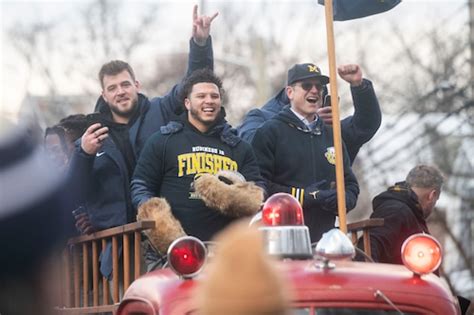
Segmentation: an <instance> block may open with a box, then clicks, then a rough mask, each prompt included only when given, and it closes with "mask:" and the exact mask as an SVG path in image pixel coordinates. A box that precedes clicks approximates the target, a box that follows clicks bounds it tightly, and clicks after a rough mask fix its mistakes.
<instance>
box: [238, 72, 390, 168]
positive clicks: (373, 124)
mask: <svg viewBox="0 0 474 315" xmlns="http://www.w3.org/2000/svg"><path fill="white" fill-rule="evenodd" d="M308 65H309V66H314V65H313V64H311V63H308V64H298V65H295V66H294V67H293V68H292V70H293V71H292V74H293V75H295V74H297V73H300V71H301V70H302V69H304V67H305V66H308ZM337 71H338V74H339V77H340V78H341V79H343V80H344V81H346V82H347V83H349V84H350V89H351V94H352V100H353V103H354V114H353V115H351V116H348V117H346V118H344V119H342V120H341V133H342V140H343V141H344V143H345V145H346V148H347V152H348V153H349V158H350V160H351V164H352V163H353V162H354V159H355V158H356V156H357V153H358V152H359V149H360V148H361V147H362V145H363V144H364V143H366V142H367V141H369V140H370V139H371V138H372V137H373V136H374V135H375V133H376V132H377V130H378V128H379V127H380V123H381V122H382V113H381V111H380V106H379V103H378V100H377V96H376V95H375V91H374V88H373V86H372V82H370V81H369V80H367V79H365V78H363V77H362V70H361V69H360V67H359V66H358V65H356V64H347V65H341V66H339V67H338V69H337ZM317 72H319V74H321V71H320V69H319V68H318V67H317ZM321 77H325V76H323V75H321ZM326 78H327V77H326ZM290 81H291V80H290ZM326 95H327V91H324V92H323V102H322V103H321V106H320V107H319V108H318V110H317V114H318V116H319V117H320V118H321V119H322V120H323V121H324V123H325V124H327V125H331V124H332V109H331V106H329V105H330V104H329V103H330V102H329V98H326V97H325V96H326ZM288 104H289V100H288V96H287V95H286V89H285V88H282V89H281V90H280V91H279V92H278V93H277V94H276V95H275V96H274V97H272V98H271V99H270V100H269V101H268V102H267V103H266V104H265V105H263V106H262V107H261V108H255V109H252V110H251V111H249V112H248V113H247V115H246V116H245V118H244V120H243V122H242V124H241V125H240V126H239V127H238V128H237V129H238V131H239V136H240V137H242V139H244V140H245V141H247V142H252V139H253V136H254V135H255V131H256V130H257V129H258V128H260V127H261V126H262V125H263V124H264V123H265V121H267V120H269V119H270V118H272V117H273V116H274V115H276V114H277V113H278V112H280V111H281V110H282V109H283V107H285V106H286V105H288Z"/></svg>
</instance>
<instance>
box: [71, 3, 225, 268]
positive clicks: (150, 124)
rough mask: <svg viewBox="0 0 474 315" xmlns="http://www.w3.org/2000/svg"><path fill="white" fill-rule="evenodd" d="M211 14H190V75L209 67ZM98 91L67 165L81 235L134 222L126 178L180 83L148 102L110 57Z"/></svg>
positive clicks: (172, 106)
mask: <svg viewBox="0 0 474 315" xmlns="http://www.w3.org/2000/svg"><path fill="white" fill-rule="evenodd" d="M216 16H217V13H215V14H214V15H213V16H212V17H207V16H198V14H197V6H195V7H194V14H193V34H192V39H191V41H190V52H189V61H188V72H187V73H188V74H189V73H191V72H192V71H194V70H196V69H200V68H211V69H212V68H213V52H212V42H211V38H210V36H209V32H210V25H211V22H212V20H213V19H214V18H215V17H216ZM99 79H100V83H101V85H102V95H101V96H100V97H99V100H98V101H97V104H96V109H98V111H99V112H100V115H99V116H98V117H93V121H91V125H90V127H89V128H88V129H87V130H86V132H85V133H84V135H83V136H82V139H81V141H79V142H78V143H77V150H76V151H75V153H74V156H73V159H72V165H71V173H72V175H73V176H72V178H77V179H80V186H81V187H82V189H80V190H81V192H82V198H80V200H79V201H78V204H81V205H83V206H84V207H83V208H82V209H86V213H81V214H78V215H77V216H76V222H77V224H76V225H77V226H78V228H79V229H80V230H81V231H82V232H83V233H90V232H92V231H94V230H102V229H106V228H110V227H114V226H119V225H123V224H126V223H130V222H133V221H135V217H136V211H135V210H134V208H133V207H132V203H131V197H130V188H129V187H130V179H131V176H132V174H133V170H134V168H135V164H136V160H137V159H138V156H139V154H140V152H141V149H142V147H143V145H144V143H145V141H146V140H147V139H148V137H150V136H151V134H153V133H154V132H156V131H157V130H159V128H160V126H163V125H165V124H166V123H167V122H168V121H169V120H170V119H171V118H172V117H174V115H175V111H176V110H177V109H179V108H180V107H181V106H180V101H179V99H178V95H179V91H180V85H175V86H174V87H173V88H172V90H171V91H170V92H169V93H168V94H167V95H165V96H163V97H158V98H154V99H152V100H149V99H148V98H147V97H146V96H145V95H143V94H141V93H139V90H140V83H139V82H138V81H137V80H136V78H135V74H134V72H133V70H132V68H131V67H130V65H128V64H127V63H126V62H123V61H119V60H114V61H111V62H109V63H107V64H105V65H103V66H102V68H101V70H100V72H99ZM108 254H110V252H109V250H106V252H105V255H103V257H102V261H103V262H104V261H107V262H104V263H102V264H101V271H102V273H103V274H104V275H105V276H109V275H110V273H111V264H110V261H108V260H109V259H110V255H108Z"/></svg>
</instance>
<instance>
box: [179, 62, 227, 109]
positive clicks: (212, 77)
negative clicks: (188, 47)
mask: <svg viewBox="0 0 474 315" xmlns="http://www.w3.org/2000/svg"><path fill="white" fill-rule="evenodd" d="M203 82H204V83H214V84H215V85H217V88H218V89H219V93H220V95H221V99H222V96H223V94H224V89H223V88H222V80H221V79H219V77H218V76H216V74H215V73H214V72H213V71H212V70H211V69H209V68H203V69H198V70H195V71H193V72H192V73H191V74H190V75H189V76H187V77H186V78H184V80H183V82H182V83H181V92H180V100H181V103H182V104H184V99H185V98H187V97H188V96H189V94H191V91H192V90H193V86H194V85H195V84H198V83H203Z"/></svg>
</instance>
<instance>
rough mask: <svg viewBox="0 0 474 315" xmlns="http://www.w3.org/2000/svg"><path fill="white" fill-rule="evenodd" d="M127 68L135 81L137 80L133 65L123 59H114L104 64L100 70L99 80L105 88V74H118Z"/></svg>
mask: <svg viewBox="0 0 474 315" xmlns="http://www.w3.org/2000/svg"><path fill="white" fill-rule="evenodd" d="M124 70H126V71H127V72H128V73H129V74H130V76H131V77H132V79H133V81H135V73H134V72H133V69H132V67H131V66H130V65H129V64H128V63H126V62H125V61H122V60H112V61H109V62H107V63H106V64H104V65H103V66H102V67H101V68H100V71H99V81H100V85H101V86H102V88H104V76H106V75H117V74H119V73H120V72H122V71H124Z"/></svg>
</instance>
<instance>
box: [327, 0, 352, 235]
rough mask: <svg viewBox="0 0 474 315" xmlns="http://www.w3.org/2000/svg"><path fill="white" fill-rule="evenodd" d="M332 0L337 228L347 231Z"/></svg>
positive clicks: (330, 44)
mask: <svg viewBox="0 0 474 315" xmlns="http://www.w3.org/2000/svg"><path fill="white" fill-rule="evenodd" d="M332 2H333V0H325V1H324V8H325V12H326V35H327V47H328V57H329V58H328V59H329V83H330V94H331V108H332V128H333V136H334V149H335V151H336V191H337V205H338V209H337V212H338V216H339V229H340V230H341V231H342V232H344V233H347V222H346V198H345V196H346V193H345V186H344V166H343V159H342V156H343V153H342V143H341V120H340V118H339V104H338V100H339V97H338V93H337V76H336V75H337V74H336V47H335V44H334V27H333V25H334V22H333V5H332Z"/></svg>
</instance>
